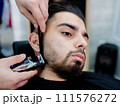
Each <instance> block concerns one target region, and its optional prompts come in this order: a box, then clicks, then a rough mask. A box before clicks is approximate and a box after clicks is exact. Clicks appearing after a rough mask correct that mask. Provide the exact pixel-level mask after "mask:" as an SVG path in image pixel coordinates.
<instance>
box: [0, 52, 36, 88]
mask: <svg viewBox="0 0 120 106" xmlns="http://www.w3.org/2000/svg"><path fill="white" fill-rule="evenodd" d="M25 57H26V56H25V55H24V54H21V55H16V56H12V57H9V58H4V59H0V89H17V88H19V87H22V86H23V85H25V84H26V83H27V82H28V80H29V79H30V78H31V77H33V76H34V75H35V74H37V70H34V71H29V72H21V73H20V72H13V71H12V70H11V69H10V66H11V65H14V64H17V63H20V62H22V61H23V60H24V59H25Z"/></svg>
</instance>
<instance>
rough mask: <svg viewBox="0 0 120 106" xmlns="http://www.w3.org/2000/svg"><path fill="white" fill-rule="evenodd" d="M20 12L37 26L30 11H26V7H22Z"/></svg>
mask: <svg viewBox="0 0 120 106" xmlns="http://www.w3.org/2000/svg"><path fill="white" fill-rule="evenodd" d="M21 13H22V14H23V15H24V16H26V18H27V19H28V20H29V21H30V22H31V23H32V24H33V25H34V27H35V28H38V25H37V21H36V20H35V18H34V17H33V15H32V13H31V12H30V11H28V10H27V9H26V8H22V10H21Z"/></svg>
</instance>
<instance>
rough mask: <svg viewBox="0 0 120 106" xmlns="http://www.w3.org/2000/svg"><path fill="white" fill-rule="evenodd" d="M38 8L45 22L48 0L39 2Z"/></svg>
mask: <svg viewBox="0 0 120 106" xmlns="http://www.w3.org/2000/svg"><path fill="white" fill-rule="evenodd" d="M39 8H40V10H41V13H42V15H43V17H44V20H45V21H46V20H47V19H48V0H39Z"/></svg>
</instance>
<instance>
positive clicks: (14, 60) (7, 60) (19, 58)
mask: <svg viewBox="0 0 120 106" xmlns="http://www.w3.org/2000/svg"><path fill="white" fill-rule="evenodd" d="M25 57H26V55H25V54H21V55H16V56H11V57H8V58H4V59H1V60H0V61H2V63H3V65H5V66H6V67H10V66H11V65H14V64H17V63H20V62H22V61H23V60H24V59H25Z"/></svg>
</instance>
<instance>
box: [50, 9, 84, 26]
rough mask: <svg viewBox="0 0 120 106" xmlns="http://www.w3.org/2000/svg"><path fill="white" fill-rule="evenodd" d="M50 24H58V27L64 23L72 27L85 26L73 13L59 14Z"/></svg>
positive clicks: (53, 17)
mask: <svg viewBox="0 0 120 106" xmlns="http://www.w3.org/2000/svg"><path fill="white" fill-rule="evenodd" d="M49 22H50V23H51V24H52V23H53V24H56V26H59V25H61V24H62V23H69V24H70V25H75V26H78V27H79V26H80V25H84V26H85V24H84V22H83V20H82V19H81V18H80V17H78V16H77V15H75V14H73V13H71V12H66V11H65V12H58V13H56V14H55V15H54V16H52V18H50V19H49Z"/></svg>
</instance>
